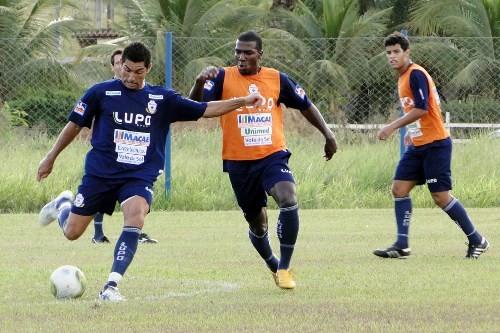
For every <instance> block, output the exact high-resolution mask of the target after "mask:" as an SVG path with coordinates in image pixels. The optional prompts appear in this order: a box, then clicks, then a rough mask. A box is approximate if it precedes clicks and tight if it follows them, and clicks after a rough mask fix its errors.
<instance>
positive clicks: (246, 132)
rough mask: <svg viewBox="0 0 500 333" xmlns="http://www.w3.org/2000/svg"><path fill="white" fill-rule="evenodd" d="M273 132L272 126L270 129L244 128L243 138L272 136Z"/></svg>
mask: <svg viewBox="0 0 500 333" xmlns="http://www.w3.org/2000/svg"><path fill="white" fill-rule="evenodd" d="M272 132H273V130H272V127H271V126H268V127H242V128H241V136H250V135H267V134H272Z"/></svg>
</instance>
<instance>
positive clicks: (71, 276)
mask: <svg viewBox="0 0 500 333" xmlns="http://www.w3.org/2000/svg"><path fill="white" fill-rule="evenodd" d="M86 286H87V279H86V278H85V275H83V272H82V271H81V270H79V269H78V268H76V267H75V266H71V265H65V266H61V267H59V268H58V269H56V270H55V271H54V272H52V275H51V276H50V291H51V292H52V295H54V297H55V298H57V299H61V298H77V297H80V296H82V295H83V293H84V292H85V287H86Z"/></svg>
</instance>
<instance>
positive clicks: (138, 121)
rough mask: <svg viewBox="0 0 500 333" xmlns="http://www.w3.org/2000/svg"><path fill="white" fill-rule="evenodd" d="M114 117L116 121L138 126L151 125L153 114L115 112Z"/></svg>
mask: <svg viewBox="0 0 500 333" xmlns="http://www.w3.org/2000/svg"><path fill="white" fill-rule="evenodd" d="M113 119H114V121H115V123H117V124H119V125H122V124H133V125H135V126H138V127H150V126H151V116H150V115H143V114H141V113H130V112H125V113H124V114H123V116H120V114H119V113H118V112H116V111H115V112H113Z"/></svg>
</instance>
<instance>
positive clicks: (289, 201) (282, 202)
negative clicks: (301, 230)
mask: <svg viewBox="0 0 500 333" xmlns="http://www.w3.org/2000/svg"><path fill="white" fill-rule="evenodd" d="M277 201H278V202H277V204H278V206H279V207H280V208H287V207H292V206H295V205H296V204H297V196H296V195H295V193H287V194H286V195H283V196H282V197H280V198H278V200H277Z"/></svg>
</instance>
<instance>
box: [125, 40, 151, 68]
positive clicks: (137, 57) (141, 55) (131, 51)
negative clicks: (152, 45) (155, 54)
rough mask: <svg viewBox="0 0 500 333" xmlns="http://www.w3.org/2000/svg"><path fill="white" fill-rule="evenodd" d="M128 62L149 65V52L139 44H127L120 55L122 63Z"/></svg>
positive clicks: (144, 46)
mask: <svg viewBox="0 0 500 333" xmlns="http://www.w3.org/2000/svg"><path fill="white" fill-rule="evenodd" d="M125 60H130V61H132V62H144V66H146V67H149V65H150V64H151V50H150V49H149V48H148V47H147V46H146V45H144V44H143V43H141V42H132V43H130V44H128V45H127V46H126V47H125V48H124V49H123V53H122V62H125Z"/></svg>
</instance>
